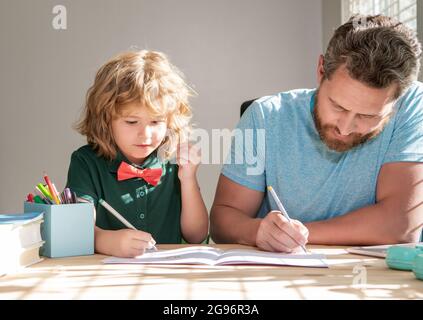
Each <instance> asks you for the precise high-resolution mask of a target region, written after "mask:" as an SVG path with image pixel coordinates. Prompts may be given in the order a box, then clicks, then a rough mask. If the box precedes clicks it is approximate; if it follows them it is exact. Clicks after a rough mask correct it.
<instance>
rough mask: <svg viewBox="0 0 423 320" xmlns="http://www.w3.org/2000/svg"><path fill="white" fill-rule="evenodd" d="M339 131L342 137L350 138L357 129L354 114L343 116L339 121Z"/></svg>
mask: <svg viewBox="0 0 423 320" xmlns="http://www.w3.org/2000/svg"><path fill="white" fill-rule="evenodd" d="M338 129H339V132H340V134H341V135H343V136H348V135H349V134H351V133H352V132H354V129H355V120H354V115H353V114H348V115H345V116H343V117H342V118H341V119H339V121H338Z"/></svg>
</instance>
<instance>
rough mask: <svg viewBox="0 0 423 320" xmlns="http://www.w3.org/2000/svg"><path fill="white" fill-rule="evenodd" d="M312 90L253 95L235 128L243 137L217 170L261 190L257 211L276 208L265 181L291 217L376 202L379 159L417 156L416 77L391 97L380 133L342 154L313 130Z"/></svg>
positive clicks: (420, 102) (422, 121)
mask: <svg viewBox="0 0 423 320" xmlns="http://www.w3.org/2000/svg"><path fill="white" fill-rule="evenodd" d="M315 92H316V90H315V89H314V90H309V89H301V90H293V91H289V92H283V93H279V94H276V95H274V96H268V97H263V98H261V99H258V100H256V101H255V102H254V103H253V104H252V105H251V106H250V107H249V108H248V109H247V111H246V112H245V113H244V115H243V117H242V118H241V120H240V122H239V124H238V126H237V128H238V129H239V130H241V131H242V132H246V131H247V132H246V134H245V135H244V136H245V138H246V139H245V140H244V139H239V138H233V140H232V145H231V151H230V154H229V156H228V159H227V160H226V162H227V163H226V164H225V165H224V167H223V170H222V174H223V175H225V176H226V177H228V178H229V179H231V180H233V181H234V182H236V183H238V184H241V185H243V186H245V187H247V188H250V189H253V190H258V191H261V192H266V194H265V197H264V200H263V203H262V205H261V208H260V210H259V212H258V213H257V217H264V216H265V215H266V214H267V213H268V212H269V211H271V210H277V207H276V205H275V202H274V201H273V199H270V201H269V196H268V193H267V191H266V186H269V185H271V186H272V187H273V188H274V189H275V191H276V193H277V194H278V196H279V198H280V199H281V201H282V203H283V204H284V206H285V209H286V210H287V212H288V214H289V215H290V217H292V218H293V219H298V220H300V221H302V222H303V223H306V222H311V221H318V220H325V219H330V218H333V217H336V216H340V215H343V214H346V213H348V212H350V211H353V210H356V209H359V208H361V207H364V206H369V205H372V204H375V201H376V183H377V179H378V175H379V171H380V169H381V167H382V166H383V165H384V164H385V163H389V162H402V161H406V162H423V99H422V96H423V84H422V83H420V82H415V83H414V84H413V86H412V87H411V88H409V89H408V91H407V92H406V93H405V94H404V95H403V96H402V97H401V98H400V99H399V100H398V102H397V104H396V105H395V110H396V111H395V113H394V115H393V117H392V118H391V120H390V122H389V123H388V124H387V125H386V127H385V128H384V130H383V131H382V132H381V133H380V135H378V136H377V137H376V138H374V139H372V140H370V141H368V142H366V143H365V144H362V145H360V146H358V147H356V148H354V149H352V150H349V151H347V152H343V153H340V152H336V151H332V150H330V149H328V148H327V147H326V145H325V144H324V143H323V142H322V141H321V139H320V137H319V134H318V133H317V130H316V128H315V125H314V121H313V113H312V112H313V108H314V96H315ZM245 129H250V130H245ZM258 129H264V130H265V131H264V130H258ZM248 131H249V132H248ZM263 132H264V135H263V134H262V133H263ZM249 137H253V139H250V138H249ZM260 139H262V140H264V142H265V143H264V144H263V143H260ZM251 140H253V141H252V142H251ZM246 142H247V143H246ZM229 162H231V163H229Z"/></svg>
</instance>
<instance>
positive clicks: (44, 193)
mask: <svg viewBox="0 0 423 320" xmlns="http://www.w3.org/2000/svg"><path fill="white" fill-rule="evenodd" d="M37 187H38V189H40V191H41V192H42V194H43V195H44V196H46V197H47V198H49V199H51V200H53V198H52V196H51V194H50V192H49V191H48V190H47V189H46V188H45V187H44V185H43V184H42V183H39V184H37Z"/></svg>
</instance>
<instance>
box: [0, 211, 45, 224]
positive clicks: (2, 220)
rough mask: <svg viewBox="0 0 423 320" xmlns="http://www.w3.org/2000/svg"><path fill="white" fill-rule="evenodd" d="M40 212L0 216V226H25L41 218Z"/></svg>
mask: <svg viewBox="0 0 423 320" xmlns="http://www.w3.org/2000/svg"><path fill="white" fill-rule="evenodd" d="M42 215H43V213H42V212H41V213H40V212H27V213H19V214H0V225H2V224H26V223H29V222H32V221H34V220H38V219H39V218H42Z"/></svg>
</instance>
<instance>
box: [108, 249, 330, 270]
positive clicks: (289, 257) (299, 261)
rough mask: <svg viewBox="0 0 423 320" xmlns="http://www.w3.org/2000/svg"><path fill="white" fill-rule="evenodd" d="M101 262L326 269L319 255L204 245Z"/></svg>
mask: <svg viewBox="0 0 423 320" xmlns="http://www.w3.org/2000/svg"><path fill="white" fill-rule="evenodd" d="M103 262H104V263H106V264H110V263H115V264H205V265H211V266H214V265H280V266H282V265H285V266H299V267H318V268H327V264H326V262H325V256H324V255H322V254H313V253H291V254H282V253H274V252H265V251H258V250H248V249H230V250H222V249H218V248H213V247H207V246H191V247H184V248H179V249H172V250H159V251H155V252H146V253H144V254H143V255H142V256H138V257H136V258H116V257H109V258H106V259H104V260H103Z"/></svg>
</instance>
